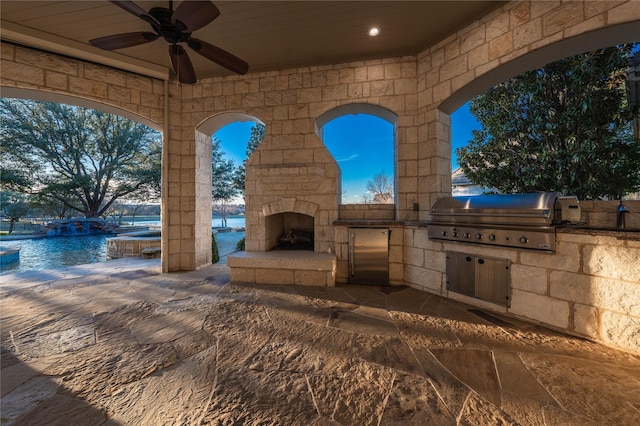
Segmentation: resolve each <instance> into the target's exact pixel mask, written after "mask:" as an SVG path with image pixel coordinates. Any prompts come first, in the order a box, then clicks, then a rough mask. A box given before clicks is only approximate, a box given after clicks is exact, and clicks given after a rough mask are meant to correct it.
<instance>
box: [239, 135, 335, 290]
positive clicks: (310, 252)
mask: <svg viewBox="0 0 640 426" xmlns="http://www.w3.org/2000/svg"><path fill="white" fill-rule="evenodd" d="M267 129H268V126H267ZM309 130H310V131H313V129H309ZM339 188H340V172H339V168H338V165H337V163H336V162H335V160H334V158H333V157H332V156H331V154H330V153H329V151H328V150H327V149H326V147H325V145H324V144H323V143H322V141H321V140H320V139H319V138H318V136H316V134H315V133H313V134H307V135H304V134H300V135H296V136H295V137H292V136H270V135H267V136H266V137H265V138H264V140H263V141H262V142H261V143H260V146H259V147H258V148H257V149H256V151H255V152H254V154H253V155H252V156H251V158H250V159H249V160H248V161H247V174H246V181H245V203H246V204H245V210H246V217H245V222H246V228H245V230H246V233H245V251H244V252H242V253H237V254H234V255H232V256H230V257H228V259H227V264H228V265H229V267H230V269H231V279H232V280H234V281H245V282H258V283H274V284H298V285H334V284H335V272H336V256H335V241H334V239H335V237H334V235H335V231H334V226H333V223H334V222H335V221H336V220H337V218H338V199H339ZM283 243H284V244H283ZM287 243H289V244H287ZM274 249H275V250H274Z"/></svg>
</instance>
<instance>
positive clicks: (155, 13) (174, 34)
mask: <svg viewBox="0 0 640 426" xmlns="http://www.w3.org/2000/svg"><path fill="white" fill-rule="evenodd" d="M149 15H151V16H152V17H153V18H154V19H155V20H156V21H157V23H156V22H151V20H147V22H149V23H150V24H151V25H152V26H153V29H154V30H155V31H156V32H157V33H158V34H160V36H161V37H162V38H164V39H165V40H166V41H167V42H168V43H171V44H176V43H183V42H186V41H187V40H188V39H189V38H190V37H191V33H190V32H184V30H186V29H187V27H186V25H184V24H183V23H182V22H180V21H176V22H175V24H174V23H172V22H171V17H172V16H173V10H171V9H167V8H164V7H153V8H151V9H149ZM143 19H144V18H143ZM158 24H159V25H158Z"/></svg>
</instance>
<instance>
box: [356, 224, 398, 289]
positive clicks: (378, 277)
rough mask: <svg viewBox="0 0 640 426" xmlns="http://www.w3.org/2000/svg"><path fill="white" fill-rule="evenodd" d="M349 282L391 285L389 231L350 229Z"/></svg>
mask: <svg viewBox="0 0 640 426" xmlns="http://www.w3.org/2000/svg"><path fill="white" fill-rule="evenodd" d="M349 282H350V283H357V284H374V285H382V284H389V230H388V229H381V228H350V229H349Z"/></svg>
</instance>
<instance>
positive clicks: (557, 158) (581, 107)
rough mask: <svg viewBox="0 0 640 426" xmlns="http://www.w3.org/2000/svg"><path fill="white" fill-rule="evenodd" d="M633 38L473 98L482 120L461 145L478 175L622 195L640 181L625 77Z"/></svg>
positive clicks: (511, 187)
mask: <svg viewBox="0 0 640 426" xmlns="http://www.w3.org/2000/svg"><path fill="white" fill-rule="evenodd" d="M631 50H632V46H631V45H623V46H619V47H611V48H607V49H600V50H597V51H594V52H588V53H584V54H580V55H576V56H574V57H571V58H566V59H562V60H560V61H557V62H553V63H550V64H548V65H546V66H544V67H543V68H541V69H537V70H531V71H528V72H525V73H524V74H522V75H520V76H518V77H515V78H512V79H510V80H508V81H506V82H504V83H502V84H499V85H497V86H495V87H494V88H492V89H490V90H488V91H486V92H485V93H483V94H482V95H480V96H478V97H476V98H475V99H473V100H472V101H471V103H470V110H471V112H472V113H473V114H474V115H475V116H476V117H477V119H478V120H479V122H480V123H481V124H482V129H481V130H477V131H474V132H473V139H472V140H471V141H470V142H469V145H467V146H466V147H463V148H459V149H458V150H457V151H456V153H457V154H458V157H459V161H460V165H461V167H462V169H463V170H464V173H465V174H466V176H467V177H468V178H469V179H470V180H471V181H472V182H474V183H476V184H479V185H482V186H484V187H493V188H496V189H497V190H498V191H500V192H504V193H521V192H535V191H559V192H563V193H565V194H575V195H577V196H578V197H579V198H580V199H598V198H603V197H607V198H614V199H618V198H620V197H621V196H622V195H624V194H625V193H629V192H634V191H637V190H638V189H639V188H640V172H639V170H640V143H638V141H637V140H634V137H633V134H632V130H631V125H630V120H631V119H632V117H633V116H634V114H637V112H634V111H632V110H631V108H630V107H629V106H628V104H627V99H626V91H625V82H626V79H627V74H626V70H627V68H628V66H629V58H630V53H631Z"/></svg>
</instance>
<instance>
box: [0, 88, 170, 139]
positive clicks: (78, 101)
mask: <svg viewBox="0 0 640 426" xmlns="http://www.w3.org/2000/svg"><path fill="white" fill-rule="evenodd" d="M0 91H2V97H4V98H19V99H32V100H35V101H44V102H56V103H63V104H67V105H74V106H79V107H83V108H91V109H95V110H99V111H103V112H107V113H109V114H114V115H119V116H122V117H125V118H128V119H130V120H132V121H136V122H138V123H141V124H144V125H145V126H147V127H150V128H152V129H153V130H155V131H157V132H160V133H162V132H163V130H164V129H163V128H162V127H161V125H160V124H159V123H155V122H153V121H151V120H150V119H149V118H147V117H143V116H140V115H138V114H134V113H132V112H131V111H128V110H125V109H122V108H120V107H116V106H113V105H109V104H105V103H102V102H99V101H95V100H92V99H86V98H81V97H78V96H71V95H65V94H62V93H56V92H48V91H42V90H36V89H25V88H20V87H0Z"/></svg>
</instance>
